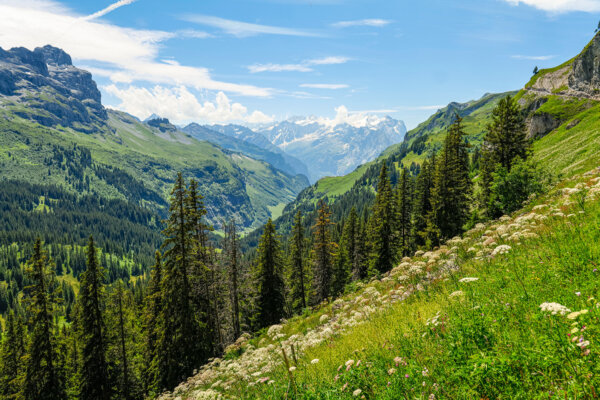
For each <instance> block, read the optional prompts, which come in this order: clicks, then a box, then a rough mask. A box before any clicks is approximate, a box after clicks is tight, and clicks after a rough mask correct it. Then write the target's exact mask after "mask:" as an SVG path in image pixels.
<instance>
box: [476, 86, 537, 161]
mask: <svg viewBox="0 0 600 400" xmlns="http://www.w3.org/2000/svg"><path fill="white" fill-rule="evenodd" d="M487 130H488V131H487V134H486V136H485V139H484V142H485V144H486V145H488V146H489V147H491V149H492V151H493V152H494V154H495V158H496V160H497V162H499V163H500V164H501V165H502V166H503V167H504V168H506V170H507V171H510V170H511V168H512V164H513V160H514V159H515V157H520V158H522V159H526V158H527V154H528V150H529V145H530V142H529V140H528V139H527V132H526V130H525V122H524V120H523V116H522V115H521V107H520V106H519V104H518V103H517V101H516V100H515V99H514V98H513V97H511V96H507V97H505V98H503V99H501V100H500V101H499V102H498V105H497V106H496V108H494V110H493V111H492V123H491V124H489V125H488V128H487Z"/></svg>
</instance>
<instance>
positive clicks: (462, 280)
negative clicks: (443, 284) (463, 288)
mask: <svg viewBox="0 0 600 400" xmlns="http://www.w3.org/2000/svg"><path fill="white" fill-rule="evenodd" d="M478 280H479V278H462V279H460V280H459V282H461V283H469V282H475V281H478Z"/></svg>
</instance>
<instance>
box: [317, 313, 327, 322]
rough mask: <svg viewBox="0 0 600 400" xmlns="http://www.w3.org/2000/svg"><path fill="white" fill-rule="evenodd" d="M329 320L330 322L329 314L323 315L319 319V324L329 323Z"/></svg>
mask: <svg viewBox="0 0 600 400" xmlns="http://www.w3.org/2000/svg"><path fill="white" fill-rule="evenodd" d="M328 320H329V315H327V314H323V315H321V318H319V322H320V323H321V324H323V323H325V322H327V321H328Z"/></svg>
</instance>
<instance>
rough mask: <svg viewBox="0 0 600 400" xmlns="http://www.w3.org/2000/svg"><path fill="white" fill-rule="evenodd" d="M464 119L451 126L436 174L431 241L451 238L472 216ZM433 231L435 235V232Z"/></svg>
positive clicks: (428, 229)
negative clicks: (470, 213) (470, 214)
mask: <svg viewBox="0 0 600 400" xmlns="http://www.w3.org/2000/svg"><path fill="white" fill-rule="evenodd" d="M464 136H465V133H464V131H463V127H462V118H461V117H460V116H459V115H456V120H455V122H454V123H453V124H452V126H451V127H450V129H449V131H448V134H447V135H446V139H445V140H444V146H443V148H442V151H441V154H440V157H439V160H438V162H437V163H436V170H435V175H434V187H433V190H432V193H431V209H432V211H431V212H430V213H429V217H430V218H429V221H428V228H427V231H428V232H429V235H430V240H431V241H432V242H434V243H432V244H437V241H438V240H439V239H443V238H449V237H452V236H454V235H456V234H458V233H460V232H461V230H462V227H463V225H464V224H465V222H466V221H467V220H468V218H469V209H470V204H469V200H470V194H471V179H470V177H469V154H468V146H469V145H468V143H466V141H465V140H464ZM434 233H435V234H436V235H437V236H438V237H436V235H434Z"/></svg>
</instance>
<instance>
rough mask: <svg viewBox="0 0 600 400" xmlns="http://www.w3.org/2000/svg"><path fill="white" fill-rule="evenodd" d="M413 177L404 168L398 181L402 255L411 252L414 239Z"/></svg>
mask: <svg viewBox="0 0 600 400" xmlns="http://www.w3.org/2000/svg"><path fill="white" fill-rule="evenodd" d="M412 197H413V189H412V178H411V177H410V174H409V172H408V170H407V169H406V168H403V169H402V175H401V176H400V181H399V182H398V190H397V191H396V202H397V203H396V218H395V221H396V235H397V245H398V251H399V254H400V255H401V256H407V255H409V253H410V250H411V245H412V240H411V231H412V226H411V225H412V206H413V204H412V203H413V198H412Z"/></svg>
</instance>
